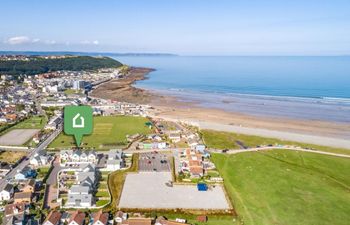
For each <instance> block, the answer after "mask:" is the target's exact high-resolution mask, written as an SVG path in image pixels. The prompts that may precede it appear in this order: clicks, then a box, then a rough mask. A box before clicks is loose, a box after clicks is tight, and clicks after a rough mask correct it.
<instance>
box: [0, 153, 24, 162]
mask: <svg viewBox="0 0 350 225" xmlns="http://www.w3.org/2000/svg"><path fill="white" fill-rule="evenodd" d="M26 155H28V152H20V151H18V152H16V151H0V161H2V162H7V163H16V162H17V161H18V160H20V159H21V158H23V157H24V156H26Z"/></svg>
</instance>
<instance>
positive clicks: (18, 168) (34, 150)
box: [0, 124, 62, 189]
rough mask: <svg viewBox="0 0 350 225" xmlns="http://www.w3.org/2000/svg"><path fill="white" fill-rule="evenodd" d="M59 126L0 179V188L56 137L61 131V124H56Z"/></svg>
mask: <svg viewBox="0 0 350 225" xmlns="http://www.w3.org/2000/svg"><path fill="white" fill-rule="evenodd" d="M58 127H59V128H58V129H57V130H55V131H54V132H53V133H52V134H50V135H49V136H48V137H47V138H46V139H45V140H44V141H43V142H41V143H40V144H39V145H38V146H37V147H36V148H34V149H33V150H31V151H30V152H29V153H28V155H27V156H26V159H25V160H23V161H22V162H21V163H19V164H18V165H17V166H16V167H15V168H13V169H12V170H11V171H10V172H9V173H8V174H7V175H6V176H5V177H4V179H1V180H0V189H1V188H2V187H3V186H4V185H5V184H6V181H9V180H11V179H13V178H14V176H15V175H16V174H17V172H19V171H21V170H23V168H24V167H26V166H27V165H28V164H29V161H30V159H31V158H33V156H34V155H35V154H36V153H37V152H39V151H41V150H43V149H45V148H46V147H47V146H48V145H49V144H50V143H51V142H52V141H53V140H54V139H55V138H56V137H57V135H58V134H59V133H60V132H61V131H62V124H60V125H59V126H58Z"/></svg>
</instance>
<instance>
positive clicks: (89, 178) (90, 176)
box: [77, 172, 95, 184]
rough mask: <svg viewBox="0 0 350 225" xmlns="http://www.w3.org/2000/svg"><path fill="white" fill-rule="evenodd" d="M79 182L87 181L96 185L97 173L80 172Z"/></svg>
mask: <svg viewBox="0 0 350 225" xmlns="http://www.w3.org/2000/svg"><path fill="white" fill-rule="evenodd" d="M77 179H78V182H83V181H85V180H87V181H88V182H91V184H93V183H95V172H80V173H78V176H77Z"/></svg>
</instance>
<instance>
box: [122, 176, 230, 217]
mask: <svg viewBox="0 0 350 225" xmlns="http://www.w3.org/2000/svg"><path fill="white" fill-rule="evenodd" d="M171 179H172V177H171V173H170V172H140V173H130V174H128V175H127V177H126V180H125V184H124V187H123V191H122V196H121V199H120V202H119V207H125V208H154V209H175V208H182V209H215V210H220V209H223V210H224V209H229V208H230V206H229V204H228V202H227V200H226V198H225V194H224V191H223V188H222V187H221V186H219V185H216V186H215V188H212V190H208V191H198V190H197V187H196V186H195V185H174V186H173V187H168V186H166V185H165V183H166V182H168V181H169V180H171Z"/></svg>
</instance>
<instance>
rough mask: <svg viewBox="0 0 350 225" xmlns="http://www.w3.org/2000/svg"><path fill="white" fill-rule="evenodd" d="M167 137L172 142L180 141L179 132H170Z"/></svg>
mask: <svg viewBox="0 0 350 225" xmlns="http://www.w3.org/2000/svg"><path fill="white" fill-rule="evenodd" d="M169 139H170V140H171V141H172V142H173V143H177V142H180V141H181V134H179V133H170V134H169Z"/></svg>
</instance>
